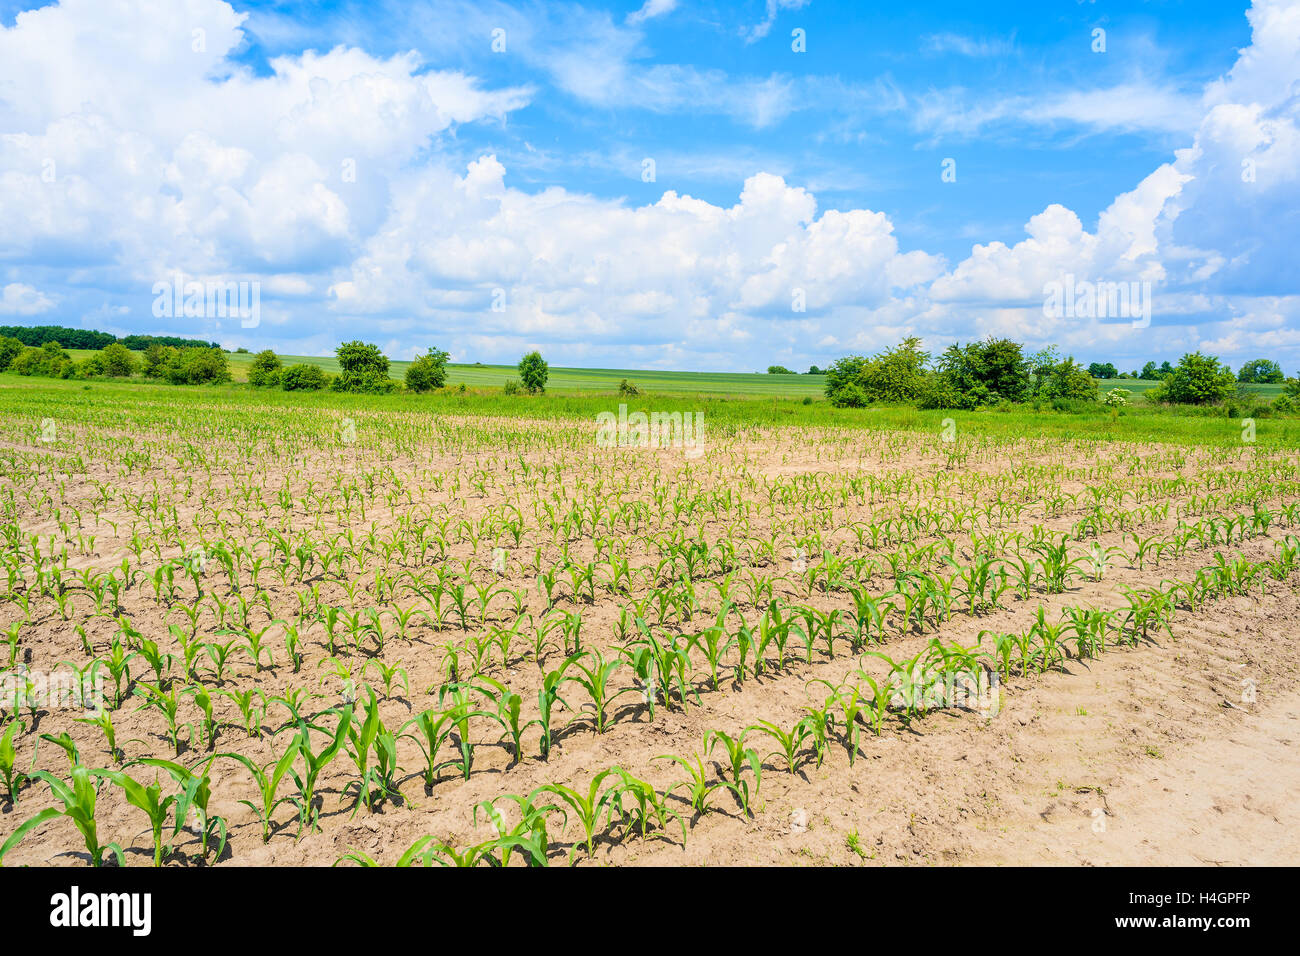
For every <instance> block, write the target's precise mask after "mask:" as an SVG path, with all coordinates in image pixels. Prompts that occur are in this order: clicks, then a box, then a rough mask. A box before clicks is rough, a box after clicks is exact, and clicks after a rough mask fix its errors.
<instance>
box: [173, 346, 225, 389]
mask: <svg viewBox="0 0 1300 956" xmlns="http://www.w3.org/2000/svg"><path fill="white" fill-rule="evenodd" d="M162 377H163V378H165V379H166V380H167V381H169V382H171V383H172V384H173V385H218V384H221V383H222V382H229V381H230V366H229V365H228V364H227V362H226V353H225V352H223V351H221V349H219V348H197V347H195V348H183V349H172V350H171V354H170V355H169V356H168V358H167V361H166V363H165V364H164V365H163V366H162Z"/></svg>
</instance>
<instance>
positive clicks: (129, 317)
mask: <svg viewBox="0 0 1300 956" xmlns="http://www.w3.org/2000/svg"><path fill="white" fill-rule="evenodd" d="M873 6H875V5H873ZM25 8H26V5H25V4H21V3H14V2H12V0H0V24H3V27H4V31H3V33H0V54H4V53H6V52H7V53H8V54H9V55H8V56H0V64H7V65H0V203H3V204H4V205H7V206H9V207H10V212H11V217H10V218H11V219H12V218H19V219H22V220H23V222H24V223H25V225H24V227H22V228H19V229H17V230H15V231H13V232H12V233H11V234H10V235H9V236H8V237H7V238H0V288H2V289H3V290H4V295H3V298H0V323H3V322H21V323H27V324H38V323H41V324H43V323H60V324H69V325H85V326H92V327H99V328H109V329H113V330H121V331H168V332H176V333H179V334H195V335H200V336H202V337H204V338H216V339H218V340H220V341H223V342H226V343H228V344H232V345H244V346H246V347H250V348H260V347H273V348H277V349H278V350H281V351H302V352H324V351H328V350H330V349H331V348H332V345H333V343H334V342H336V341H337V340H338V339H341V338H350V337H353V336H354V335H364V336H365V337H368V338H372V339H374V340H376V341H379V342H380V343H381V344H382V345H383V346H384V347H385V348H386V349H388V350H389V351H390V352H391V353H393V354H397V355H401V356H403V357H404V356H406V355H409V354H413V353H414V352H416V351H420V350H422V349H423V348H425V347H427V346H428V345H438V346H440V347H443V348H448V349H450V350H451V351H452V353H453V356H454V357H455V358H456V359H457V360H466V361H475V360H481V361H511V360H513V359H514V358H516V357H517V356H518V354H519V353H520V352H521V351H522V350H523V349H525V348H531V347H534V346H537V347H541V348H542V349H543V351H544V353H546V354H547V355H548V357H549V358H550V359H551V360H552V362H553V363H554V364H574V365H603V366H623V367H638V366H647V365H654V366H660V367H680V368H712V369H735V370H743V369H749V368H762V367H765V366H766V365H767V364H769V363H770V362H772V361H780V362H782V363H783V364H788V365H792V366H797V367H805V366H806V365H807V364H809V363H813V362H816V363H818V364H825V363H826V362H827V361H829V360H831V359H833V358H835V357H836V356H838V355H842V354H845V353H847V352H870V351H875V350H877V349H879V348H883V347H885V346H887V345H890V344H892V343H893V342H895V341H897V340H898V339H899V338H901V337H902V336H903V335H906V334H917V335H920V336H921V337H922V338H923V340H924V341H925V344H926V345H927V347H930V348H933V349H936V350H937V349H940V348H942V347H943V346H944V345H946V344H948V343H949V342H951V341H953V340H958V339H960V340H969V339H971V338H975V337H979V336H983V335H989V334H998V335H1001V334H1006V335H1010V336H1012V337H1014V338H1017V339H1020V340H1022V341H1026V342H1027V343H1029V344H1030V345H1032V346H1041V345H1045V344H1048V343H1056V344H1058V345H1060V346H1061V348H1062V350H1063V351H1065V352H1068V353H1072V354H1075V355H1076V356H1077V357H1079V358H1081V359H1083V360H1085V361H1091V360H1114V361H1116V362H1117V364H1119V365H1120V366H1121V367H1128V366H1129V365H1134V366H1138V365H1141V364H1142V362H1144V361H1146V360H1147V359H1148V358H1155V359H1165V358H1177V356H1178V355H1179V354H1181V353H1182V352H1183V351H1191V350H1194V349H1196V348H1205V349H1206V350H1210V351H1214V352H1216V354H1221V355H1222V356H1223V357H1225V358H1226V359H1228V360H1229V361H1232V362H1234V363H1235V364H1240V362H1241V361H1245V360H1247V359H1250V358H1256V357H1259V356H1261V355H1268V356H1270V357H1278V358H1281V359H1282V360H1283V362H1284V366H1287V363H1289V366H1288V367H1287V371H1288V372H1290V373H1294V372H1295V371H1296V368H1292V367H1290V366H1297V367H1300V323H1298V322H1297V315H1300V302H1298V301H1297V291H1298V290H1297V289H1296V288H1295V286H1296V277H1295V275H1294V273H1295V271H1296V270H1294V268H1289V267H1288V266H1287V262H1288V260H1287V258H1286V257H1285V256H1284V255H1282V254H1281V252H1280V249H1281V247H1282V246H1283V245H1285V244H1286V242H1287V239H1286V237H1287V236H1288V234H1289V235H1290V236H1294V235H1295V230H1294V226H1295V225H1296V215H1297V213H1296V210H1297V188H1296V177H1297V174H1296V166H1297V163H1296V162H1295V160H1296V158H1297V156H1296V152H1295V150H1296V142H1295V137H1294V133H1295V128H1296V118H1297V105H1296V93H1295V92H1293V89H1294V88H1295V80H1296V79H1297V76H1298V75H1300V64H1298V63H1297V60H1300V57H1298V56H1297V47H1298V46H1300V36H1298V35H1297V34H1300V29H1298V28H1297V23H1300V13H1297V3H1296V0H1258V2H1256V3H1255V4H1254V5H1253V7H1251V6H1248V5H1247V4H1246V3H1244V2H1242V3H1223V2H1219V3H1190V2H1173V0H1169V2H1148V3H1124V4H1106V3H1080V2H1046V3H1022V4H1015V3H1009V4H996V5H993V4H988V5H985V4H970V3H920V4H916V5H909V6H908V7H907V8H906V9H890V10H884V9H882V10H875V9H868V8H867V5H866V4H861V3H827V2H823V0H755V2H742V3H727V4H715V3H697V2H691V0H677V2H673V0H648V2H646V3H645V4H644V5H642V4H639V3H613V4H555V3H533V4H506V3H491V2H489V3H467V2H443V0H431V2H419V0H417V2H403V3H398V2H390V0H380V2H368V3H352V2H328V3H327V2H273V0H272V2H245V3H233V4H226V3H224V2H222V0H156V2H155V0H139V2H138V3H130V2H126V3H122V4H116V5H106V4H96V3H95V2H93V0H63V2H62V3H61V4H55V5H50V6H49V7H46V8H44V9H42V10H40V11H39V12H38V13H36V14H23V11H24V9H25ZM196 30H197V31H200V32H201V34H202V38H203V39H202V43H201V44H199V45H201V46H202V49H201V50H194V49H192V48H193V47H194V45H195V42H196V41H195V36H196V33H195V31H196ZM1098 30H1101V31H1104V50H1100V49H1097V47H1098V46H1099V39H1098V35H1097V34H1096V33H1095V31H1098ZM494 31H503V32H494ZM792 31H802V32H801V34H800V36H801V37H802V39H803V42H804V44H805V47H806V49H805V50H804V51H803V52H797V51H795V50H794V49H792V44H793V43H794V39H795V38H794V37H793V36H792ZM494 38H495V42H496V45H497V47H498V49H495V50H494V46H493V45H494ZM502 43H503V44H504V49H503V50H502V49H499V47H501V46H502ZM312 51H314V52H312ZM647 160H652V161H653V164H654V176H653V179H652V181H646V180H647V178H648V177H646V176H645V175H644V169H645V163H646V161H647ZM945 161H951V162H950V163H949V165H950V167H951V168H952V169H954V170H955V177H949V178H950V179H952V180H953V181H944V179H943V178H942V177H941V172H942V171H943V169H944V164H945ZM349 162H351V163H352V166H351V167H350V168H351V169H352V170H353V172H352V173H351V174H347V173H344V172H341V170H344V169H347V168H349V167H348V166H347V164H348V163H349ZM1246 163H1249V164H1250V168H1251V170H1252V173H1251V176H1252V177H1253V178H1252V179H1251V180H1250V181H1249V182H1246V181H1245V174H1244V173H1239V172H1238V170H1239V168H1240V169H1244V168H1245V166H1244V165H1243V164H1246ZM51 164H52V168H53V169H55V170H57V172H56V173H53V174H51V173H49V172H48V169H49V168H51ZM1288 170H1289V171H1288ZM1256 171H1258V175H1257V174H1256ZM42 173H44V175H42ZM686 197H689V199H688V198H686ZM1288 230H1290V232H1289V233H1288ZM176 273H181V274H183V275H184V276H186V277H189V278H194V279H198V280H199V281H204V280H209V281H222V280H227V281H228V280H247V281H252V282H256V283H258V284H259V287H260V290H261V303H262V311H263V314H264V320H262V321H259V322H258V323H257V324H256V326H255V327H252V328H245V327H242V326H241V325H240V323H238V322H233V323H232V322H231V321H230V320H229V319H228V318H221V317H213V316H198V317H190V318H184V317H180V318H175V317H171V316H165V315H164V316H158V315H155V314H154V310H153V308H152V307H153V305H154V303H155V299H156V296H155V294H154V292H153V288H154V283H155V282H157V281H159V280H161V279H163V278H165V277H169V276H172V275H175V274H176ZM1067 274H1068V275H1070V276H1076V277H1077V278H1078V279H1079V280H1080V281H1095V282H1139V283H1140V282H1147V283H1149V284H1150V287H1151V289H1152V293H1151V295H1152V302H1153V305H1152V309H1151V319H1150V324H1149V326H1143V325H1142V324H1141V323H1134V322H1129V321H1117V320H1116V317H1114V316H1104V315H1103V316H1099V317H1097V318H1096V319H1095V320H1093V321H1089V322H1083V321H1080V320H1078V319H1074V318H1071V320H1070V321H1063V320H1062V317H1060V316H1049V315H1047V314H1045V312H1044V309H1043V299H1044V288H1045V286H1046V284H1047V283H1050V282H1053V281H1056V280H1057V279H1058V278H1059V277H1061V276H1064V275H1067ZM498 293H499V294H498ZM501 300H504V302H505V304H504V306H502V301H501ZM795 301H799V302H801V303H805V304H804V305H803V306H802V307H801V308H796V307H795V306H794V305H792V303H793V302H795ZM1123 318H1127V317H1123Z"/></svg>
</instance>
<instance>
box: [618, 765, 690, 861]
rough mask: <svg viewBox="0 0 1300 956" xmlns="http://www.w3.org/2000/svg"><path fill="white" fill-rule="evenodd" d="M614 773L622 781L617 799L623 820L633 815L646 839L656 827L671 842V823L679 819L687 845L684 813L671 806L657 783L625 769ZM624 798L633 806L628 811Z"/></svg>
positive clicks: (678, 822) (684, 842)
mask: <svg viewBox="0 0 1300 956" xmlns="http://www.w3.org/2000/svg"><path fill="white" fill-rule="evenodd" d="M614 770H615V771H616V772H617V773H618V775H619V780H620V785H619V787H618V792H617V795H616V796H615V797H614V801H615V806H616V807H617V808H618V811H619V816H620V818H621V819H624V820H626V819H627V817H628V816H630V817H631V818H632V824H633V826H634V827H635V828H636V829H638V830H640V832H641V839H643V840H644V839H645V838H646V835H647V833H648V832H649V829H650V827H651V826H652V825H653V826H655V827H657V828H658V830H657V832H658V833H659V834H663V835H664V837H665V839H667V836H666V834H667V831H668V821H669V820H675V821H677V824H678V825H679V826H680V827H681V830H682V845H683V846H685V845H686V821H685V820H683V819H682V816H681V814H680V813H678V812H677V811H676V810H674V809H672V807H670V806H668V801H667V799H666V796H665V794H662V793H660V792H659V791H658V790H656V789H655V787H654V785H653V784H651V783H649V782H648V781H645V780H642V779H640V778H639V777H636V776H633V775H632V774H630V773H628V772H627V771H626V770H624V769H623V768H622V767H615V768H614ZM624 799H627V800H628V801H629V803H630V804H631V806H630V809H627V810H626V811H625V810H624V807H623V800H624Z"/></svg>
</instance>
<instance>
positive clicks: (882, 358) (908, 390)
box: [826, 336, 930, 408]
mask: <svg viewBox="0 0 1300 956" xmlns="http://www.w3.org/2000/svg"><path fill="white" fill-rule="evenodd" d="M929 361H930V356H929V355H928V354H927V353H926V352H923V351H921V340H920V339H918V338H916V337H915V336H912V337H910V338H906V339H904V340H903V341H902V342H901V343H899V344H898V345H897V346H895V347H893V348H888V349H885V350H884V351H883V352H880V353H879V354H877V355H875V356H873V357H871V358H869V359H868V358H864V357H863V356H861V355H847V356H845V357H844V358H841V359H838V360H837V361H835V362H834V363H833V364H832V365H831V366H830V367H829V368H828V369H826V396H827V397H828V398H829V399H830V400H831V404H832V405H836V406H837V407H839V408H846V407H851V408H857V407H861V405H866V404H868V403H870V402H890V403H895V404H896V403H905V402H914V401H917V400H918V399H920V398H921V396H922V395H923V393H924V392H925V391H926V387H927V375H926V371H925V367H926V365H927V364H928V363H929ZM849 385H852V386H853V387H854V388H856V389H857V393H858V394H853V395H849V396H846V397H844V398H842V399H840V400H839V401H838V402H837V401H836V395H837V394H838V393H839V392H841V391H843V390H844V389H846V388H847V387H848V386H849ZM859 397H861V399H862V401H861V403H860V404H859V405H854V404H853V403H854V402H857V401H858V398H859Z"/></svg>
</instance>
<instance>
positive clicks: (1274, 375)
mask: <svg viewBox="0 0 1300 956" xmlns="http://www.w3.org/2000/svg"><path fill="white" fill-rule="evenodd" d="M1237 381H1239V382H1242V383H1243V384H1246V385H1280V384H1281V383H1282V382H1284V381H1286V376H1285V375H1283V374H1282V366H1280V365H1278V364H1277V363H1276V362H1274V361H1273V360H1272V359H1255V360H1254V361H1251V362H1247V363H1246V364H1245V365H1243V366H1242V367H1241V371H1239V372H1238V373H1237Z"/></svg>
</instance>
